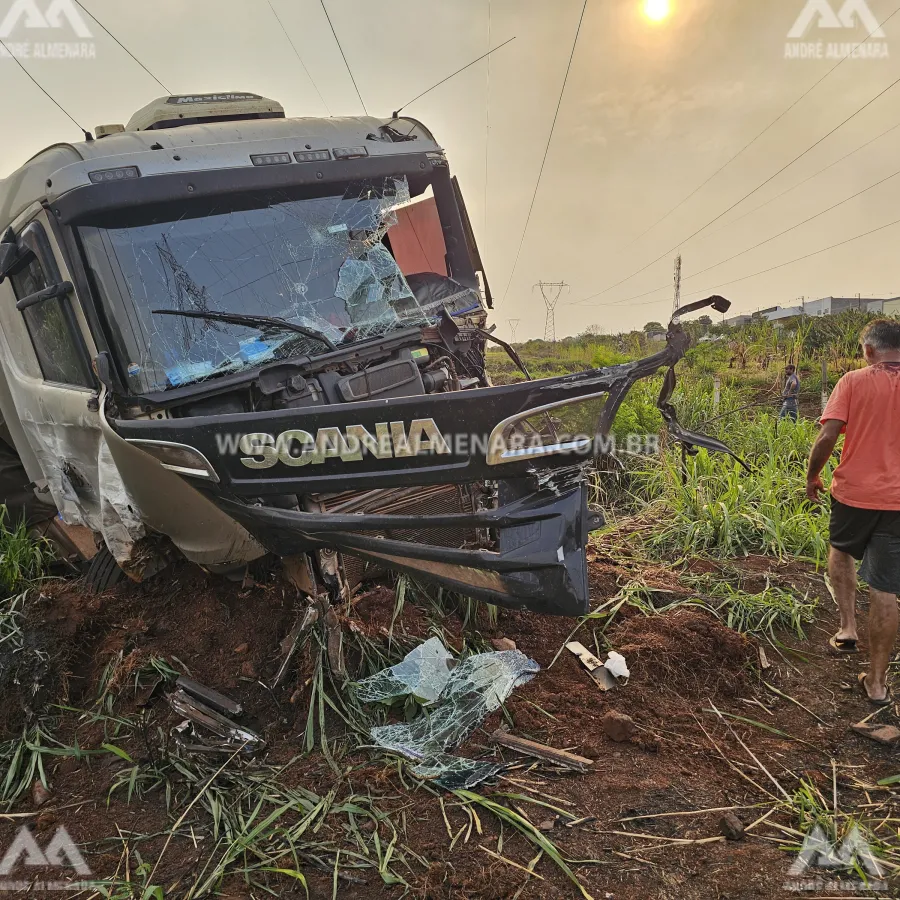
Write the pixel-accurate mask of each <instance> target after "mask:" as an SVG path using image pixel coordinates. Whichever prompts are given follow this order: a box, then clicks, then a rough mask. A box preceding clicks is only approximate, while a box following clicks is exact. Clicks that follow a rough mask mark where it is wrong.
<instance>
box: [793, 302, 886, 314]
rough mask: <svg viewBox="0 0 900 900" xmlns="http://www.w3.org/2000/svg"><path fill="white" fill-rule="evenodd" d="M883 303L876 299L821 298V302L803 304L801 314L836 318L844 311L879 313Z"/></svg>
mask: <svg viewBox="0 0 900 900" xmlns="http://www.w3.org/2000/svg"><path fill="white" fill-rule="evenodd" d="M885 302H886V301H885V300H882V299H877V298H872V299H864V298H862V297H823V298H822V299H821V300H811V301H809V303H804V304H803V312H804V315H807V316H836V315H838V313H842V312H844V310H846V309H859V310H862V311H863V312H876V313H880V312H881V311H882V308H883V307H884V304H885Z"/></svg>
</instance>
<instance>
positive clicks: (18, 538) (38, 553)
mask: <svg viewBox="0 0 900 900" xmlns="http://www.w3.org/2000/svg"><path fill="white" fill-rule="evenodd" d="M52 559H53V552H52V547H51V546H50V544H49V542H48V541H46V540H44V539H43V538H39V539H34V538H33V537H32V536H31V535H30V534H29V533H28V528H27V527H26V526H25V523H24V522H21V521H20V522H17V523H13V522H11V521H10V520H9V513H8V511H7V509H6V507H5V506H2V505H0V590H2V591H4V592H5V593H11V592H13V591H15V590H17V589H19V588H20V587H22V586H23V585H25V584H29V583H31V582H33V581H35V580H36V579H38V578H41V577H42V576H43V575H45V574H46V571H47V567H48V565H49V564H50V562H51V561H52Z"/></svg>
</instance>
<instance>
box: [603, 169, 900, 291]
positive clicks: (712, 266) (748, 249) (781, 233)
mask: <svg viewBox="0 0 900 900" xmlns="http://www.w3.org/2000/svg"><path fill="white" fill-rule="evenodd" d="M898 175H900V170H898V171H896V172H894V173H893V174H891V175H888V176H887V177H886V178H882V179H881V181H876V182H875V184H870V185H869V186H868V187H867V188H863V189H862V190H861V191H857V192H856V193H855V194H851V195H850V196H849V197H845V198H844V199H843V200H841V201H840V202H838V203H835V204H833V205H831V206H829V207H828V209H823V210H822V211H821V212H817V213H816V214H815V215H812V216H810V217H809V218H807V219H804V220H803V221H802V222H797V224H796V225H791V227H790V228H786V229H785V230H784V231H780V232H779V233H778V234H775V235H772V237H769V238H766V239H765V240H764V241H760V242H759V243H758V244H754V245H753V246H752V247H748V248H747V249H746V250H741V252H740V253H735V254H734V256H729V257H728V259H723V260H722V261H721V262H717V263H714V264H713V265H711V266H707V267H706V268H705V269H701V270H700V271H699V272H695V273H694V274H693V275H688V277H687V278H685V279H684V280H685V281H690V280H691V279H692V278H699V277H700V276H701V275H703V274H705V273H706V272H709V271H711V270H712V269H717V268H718V267H719V266H724V265H725V263H730V262H733V261H734V260H736V259H737V258H738V257H740V256H744V255H745V254H747V253H750V252H752V251H753V250H757V249H759V248H760V247H762V246H763V245H764V244H769V243H771V242H772V241H774V240H777V239H778V238H780V237H784V236H785V235H786V234H789V233H790V232H791V231H794V230H795V229H797V228H800V227H801V226H803V225H806V224H807V223H809V222H812V221H813V219H818V218H819V217H820V216H824V215H825V214H826V213H830V212H831V211H832V210H835V209H837V208H838V207H839V206H843V205H844V204H845V203H849V202H850V201H851V200H855V199H856V198H857V197H859V196H860V195H862V194H865V193H867V192H868V191H871V190H873V189H874V188H877V187H878V186H879V185H882V184H884V183H885V182H887V181H890V180H891V179H892V178H896V177H897V176H898ZM667 287H668V286H667V285H660V287H657V288H652V289H651V290H649V291H644V293H643V294H635V295H634V296H633V297H626V298H625V299H624V300H615V301H613V302H612V303H590V304H588V305H589V306H621V305H622V304H623V303H629V302H631V301H632V300H639V299H640V298H641V297H647V296H649V295H650V294H655V293H656V292H657V291H662V290H665V289H666V288H667ZM653 302H655V303H661V302H662V298H660V299H659V300H656V301H653Z"/></svg>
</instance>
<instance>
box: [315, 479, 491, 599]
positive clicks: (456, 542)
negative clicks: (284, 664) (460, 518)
mask: <svg viewBox="0 0 900 900" xmlns="http://www.w3.org/2000/svg"><path fill="white" fill-rule="evenodd" d="M317 500H318V503H319V505H320V509H321V510H322V512H329V513H343V514H352V513H367V514H369V515H378V514H381V515H423V516H441V515H446V514H447V513H461V512H473V511H474V503H473V500H472V494H471V491H470V490H469V489H468V488H467V487H466V486H465V485H458V484H437V485H426V486H417V487H414V488H400V489H398V490H394V491H351V492H347V493H343V494H330V495H320V496H319V497H318V498H317ZM361 533H364V534H367V535H378V534H381V535H383V536H384V537H385V538H391V539H393V540H397V541H410V542H412V543H416V544H432V545H436V546H438V547H462V546H463V545H464V544H472V543H474V542H475V541H476V540H477V534H476V532H475V531H474V530H473V529H465V528H429V529H423V530H419V531H407V530H402V529H400V530H397V531H380V532H378V531H367V532H361ZM343 566H344V577H345V578H346V580H347V583H348V585H349V587H350V589H351V590H353V589H354V588H356V587H358V586H359V585H360V584H361V583H362V582H363V581H366V580H369V579H372V578H376V577H379V576H381V575H384V574H385V572H386V571H387V570H386V569H385V568H383V567H381V566H379V565H376V564H375V563H371V562H367V561H366V560H362V559H358V558H357V557H355V556H350V555H348V554H344V555H343Z"/></svg>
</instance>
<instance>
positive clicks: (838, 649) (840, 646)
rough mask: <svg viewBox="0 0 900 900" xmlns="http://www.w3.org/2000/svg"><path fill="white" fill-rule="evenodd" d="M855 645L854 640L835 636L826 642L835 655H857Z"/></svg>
mask: <svg viewBox="0 0 900 900" xmlns="http://www.w3.org/2000/svg"><path fill="white" fill-rule="evenodd" d="M856 644H857V641H856V639H855V638H839V637H838V636H837V635H835V636H834V637H833V638H831V639H830V640H829V641H828V646H829V647H831V649H832V650H834V651H835V653H859V647H857V646H856Z"/></svg>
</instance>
